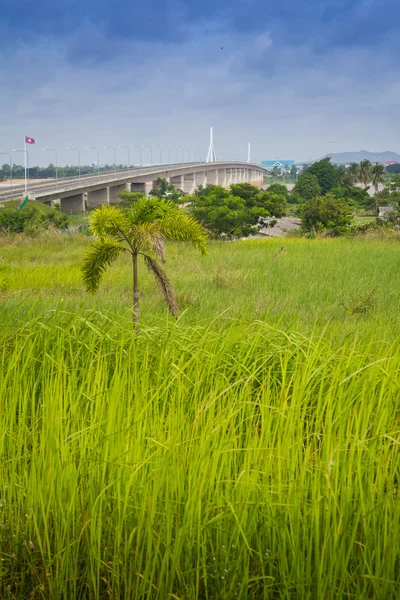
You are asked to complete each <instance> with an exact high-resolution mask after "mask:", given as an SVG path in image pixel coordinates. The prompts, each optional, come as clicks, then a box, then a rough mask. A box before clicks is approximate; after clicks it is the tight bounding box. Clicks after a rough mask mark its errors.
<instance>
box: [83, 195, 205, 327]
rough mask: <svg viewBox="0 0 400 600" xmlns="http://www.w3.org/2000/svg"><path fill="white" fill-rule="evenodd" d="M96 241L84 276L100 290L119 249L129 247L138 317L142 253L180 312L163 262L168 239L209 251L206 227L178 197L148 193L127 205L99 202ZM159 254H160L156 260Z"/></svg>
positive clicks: (92, 217) (126, 250)
mask: <svg viewBox="0 0 400 600" xmlns="http://www.w3.org/2000/svg"><path fill="white" fill-rule="evenodd" d="M89 227H90V231H91V233H92V234H93V235H94V236H96V237H97V238H98V239H97V240H96V241H95V242H93V244H92V246H91V248H90V250H89V251H88V252H87V254H86V256H85V258H84V264H83V267H82V274H83V281H84V283H85V285H86V289H87V290H88V291H89V292H92V293H94V292H97V290H98V289H99V285H100V281H101V278H102V275H103V274H104V272H105V270H106V268H107V267H108V266H110V265H111V264H112V263H113V262H114V261H115V260H116V259H117V258H118V257H119V255H120V254H123V253H128V254H130V255H131V259H132V272H133V321H134V324H135V325H136V324H137V323H138V322H139V292H138V257H139V256H142V257H143V260H144V263H145V265H146V267H147V268H148V269H149V271H150V272H151V273H152V274H153V276H154V278H155V280H156V282H157V284H158V286H159V288H160V291H161V293H162V295H163V297H164V300H165V301H166V303H167V306H168V308H169V310H170V312H171V313H172V314H173V315H176V314H177V312H178V306H177V303H176V299H175V295H174V292H173V289H172V286H171V282H170V281H169V279H168V277H167V274H166V273H165V271H164V269H163V268H162V267H161V265H160V261H161V262H162V263H164V262H165V260H166V256H165V241H166V240H178V241H183V242H190V243H191V244H193V246H194V247H195V248H197V249H198V250H200V252H201V253H202V254H205V253H206V240H207V237H206V232H205V231H204V229H203V227H202V226H201V225H200V224H199V223H198V222H197V221H195V219H192V218H191V217H189V216H187V215H185V214H184V213H183V212H182V211H181V210H180V209H179V208H178V207H177V206H176V205H175V204H174V203H173V202H171V201H169V200H159V199H157V198H143V199H141V200H138V202H136V203H135V204H133V206H132V207H131V208H130V209H129V210H127V211H123V210H121V209H120V208H117V207H116V206H109V205H108V206H107V205H106V206H99V207H98V208H96V209H95V210H94V211H93V212H92V214H91V215H90V217H89ZM157 259H158V260H157Z"/></svg>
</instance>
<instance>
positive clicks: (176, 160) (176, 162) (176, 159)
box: [175, 144, 178, 165]
mask: <svg viewBox="0 0 400 600" xmlns="http://www.w3.org/2000/svg"><path fill="white" fill-rule="evenodd" d="M175 164H176V165H177V164H178V146H177V145H176V144H175Z"/></svg>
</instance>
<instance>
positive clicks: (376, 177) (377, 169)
mask: <svg viewBox="0 0 400 600" xmlns="http://www.w3.org/2000/svg"><path fill="white" fill-rule="evenodd" d="M385 172H386V171H385V167H384V166H383V165H380V164H379V163H376V164H375V165H373V167H372V168H371V177H372V185H373V186H374V189H375V194H377V193H378V191H379V185H380V184H381V183H385V177H384V175H385Z"/></svg>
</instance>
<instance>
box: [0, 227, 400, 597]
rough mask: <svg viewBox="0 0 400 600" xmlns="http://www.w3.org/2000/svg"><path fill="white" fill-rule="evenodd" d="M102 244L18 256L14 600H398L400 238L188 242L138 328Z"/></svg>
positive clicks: (12, 355)
mask: <svg viewBox="0 0 400 600" xmlns="http://www.w3.org/2000/svg"><path fill="white" fill-rule="evenodd" d="M88 243H89V240H87V238H85V237H83V236H82V237H72V238H71V237H67V236H65V237H63V236H58V237H57V238H54V239H53V238H49V239H48V240H47V241H45V242H44V243H39V242H32V243H31V244H25V243H22V244H20V245H18V244H14V245H9V246H6V245H4V246H2V247H1V249H0V251H1V261H0V275H2V276H3V277H4V278H5V279H6V280H7V281H8V283H7V286H8V287H7V286H6V287H5V288H4V289H3V291H1V292H0V296H1V304H2V338H1V339H2V343H1V346H0V361H1V365H0V368H1V378H0V403H1V406H0V409H1V413H0V414H1V417H0V425H1V426H0V456H1V474H2V477H1V482H0V504H1V506H0V543H1V558H2V561H1V566H0V569H1V570H0V597H1V598H7V599H18V600H19V599H28V598H29V599H31V598H33V599H37V598H40V599H43V600H44V599H48V598H63V599H65V600H67V599H68V600H70V599H75V598H82V599H89V598H90V599H91V598H93V599H99V600H100V599H101V600H103V599H104V600H105V599H109V598H114V599H121V600H122V599H131V598H132V599H139V598H140V599H146V600H148V599H153V598H154V599H156V600H164V599H167V598H175V599H180V600H192V599H193V600H194V599H207V600H215V599H220V600H230V599H231V598H232V599H233V598H239V599H242V600H248V599H251V598H254V599H257V600H258V599H263V600H270V599H271V600H276V599H281V598H282V599H287V600H289V599H290V600H298V599H300V600H303V599H304V600H306V599H307V600H311V599H312V600H314V599H315V600H319V599H329V600H331V599H332V600H333V599H335V600H336V599H342V598H348V599H357V600H364V599H369V598H371V599H372V598H373V599H374V600H395V599H396V598H398V597H399V596H400V585H399V583H398V579H399V577H398V573H399V568H400V564H399V556H400V551H399V550H400V548H399V533H400V511H399V502H398V476H399V468H400V455H399V441H400V422H399V416H398V398H399V383H400V350H399V335H398V332H399V322H398V289H399V283H400V282H399V277H400V274H399V272H398V271H399V269H398V246H397V244H396V243H393V242H375V241H368V242H361V241H357V240H351V241H349V240H285V242H284V244H283V245H284V246H285V248H284V249H281V246H282V241H281V240H279V241H277V240H272V241H267V242H264V241H261V242H244V243H240V244H239V243H238V244H220V243H217V244H211V245H210V253H209V256H208V257H205V258H204V259H203V258H201V257H199V256H197V255H196V254H195V253H194V252H191V251H190V250H188V249H187V248H186V247H184V246H178V245H174V246H172V247H171V248H170V256H169V260H168V264H167V266H168V272H169V274H170V276H171V279H172V280H173V282H174V285H175V287H176V289H177V293H178V297H180V299H181V303H182V304H184V308H185V310H186V312H184V314H183V315H182V316H181V317H180V319H179V320H178V321H175V320H172V319H170V318H168V317H167V315H166V312H165V309H164V308H163V306H162V304H161V302H160V301H159V298H158V293H157V291H156V290H155V289H154V286H153V283H152V281H151V279H150V278H149V277H148V276H147V274H146V273H145V271H144V270H143V269H142V271H141V282H142V284H143V287H142V296H141V301H142V308H143V312H144V315H143V323H142V327H141V330H140V332H139V334H135V333H134V332H133V331H132V328H131V308H130V278H129V265H128V264H126V263H125V262H124V261H123V260H121V261H119V262H118V263H117V264H116V265H115V267H113V268H112V269H110V271H109V272H108V274H107V276H106V279H105V282H104V285H103V286H102V288H101V292H100V293H99V295H97V296H94V297H88V296H87V295H86V294H85V293H84V290H83V286H82V284H81V281H80V272H79V267H80V261H81V258H82V254H83V252H84V250H85V248H86V247H87V245H88ZM371 289H375V290H376V292H375V296H374V298H376V300H374V302H375V304H374V305H373V306H372V307H371V308H370V309H368V311H367V312H366V313H365V314H361V315H360V314H354V315H352V314H349V313H348V312H347V311H346V310H345V308H344V306H343V303H342V298H343V297H344V295H347V297H348V296H350V297H352V296H354V297H357V294H359V293H362V292H365V291H368V290H371Z"/></svg>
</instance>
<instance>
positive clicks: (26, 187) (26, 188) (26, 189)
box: [23, 137, 28, 196]
mask: <svg viewBox="0 0 400 600" xmlns="http://www.w3.org/2000/svg"><path fill="white" fill-rule="evenodd" d="M23 148H24V157H25V196H26V194H27V191H28V186H27V181H26V141H25V137H24V146H23Z"/></svg>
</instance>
